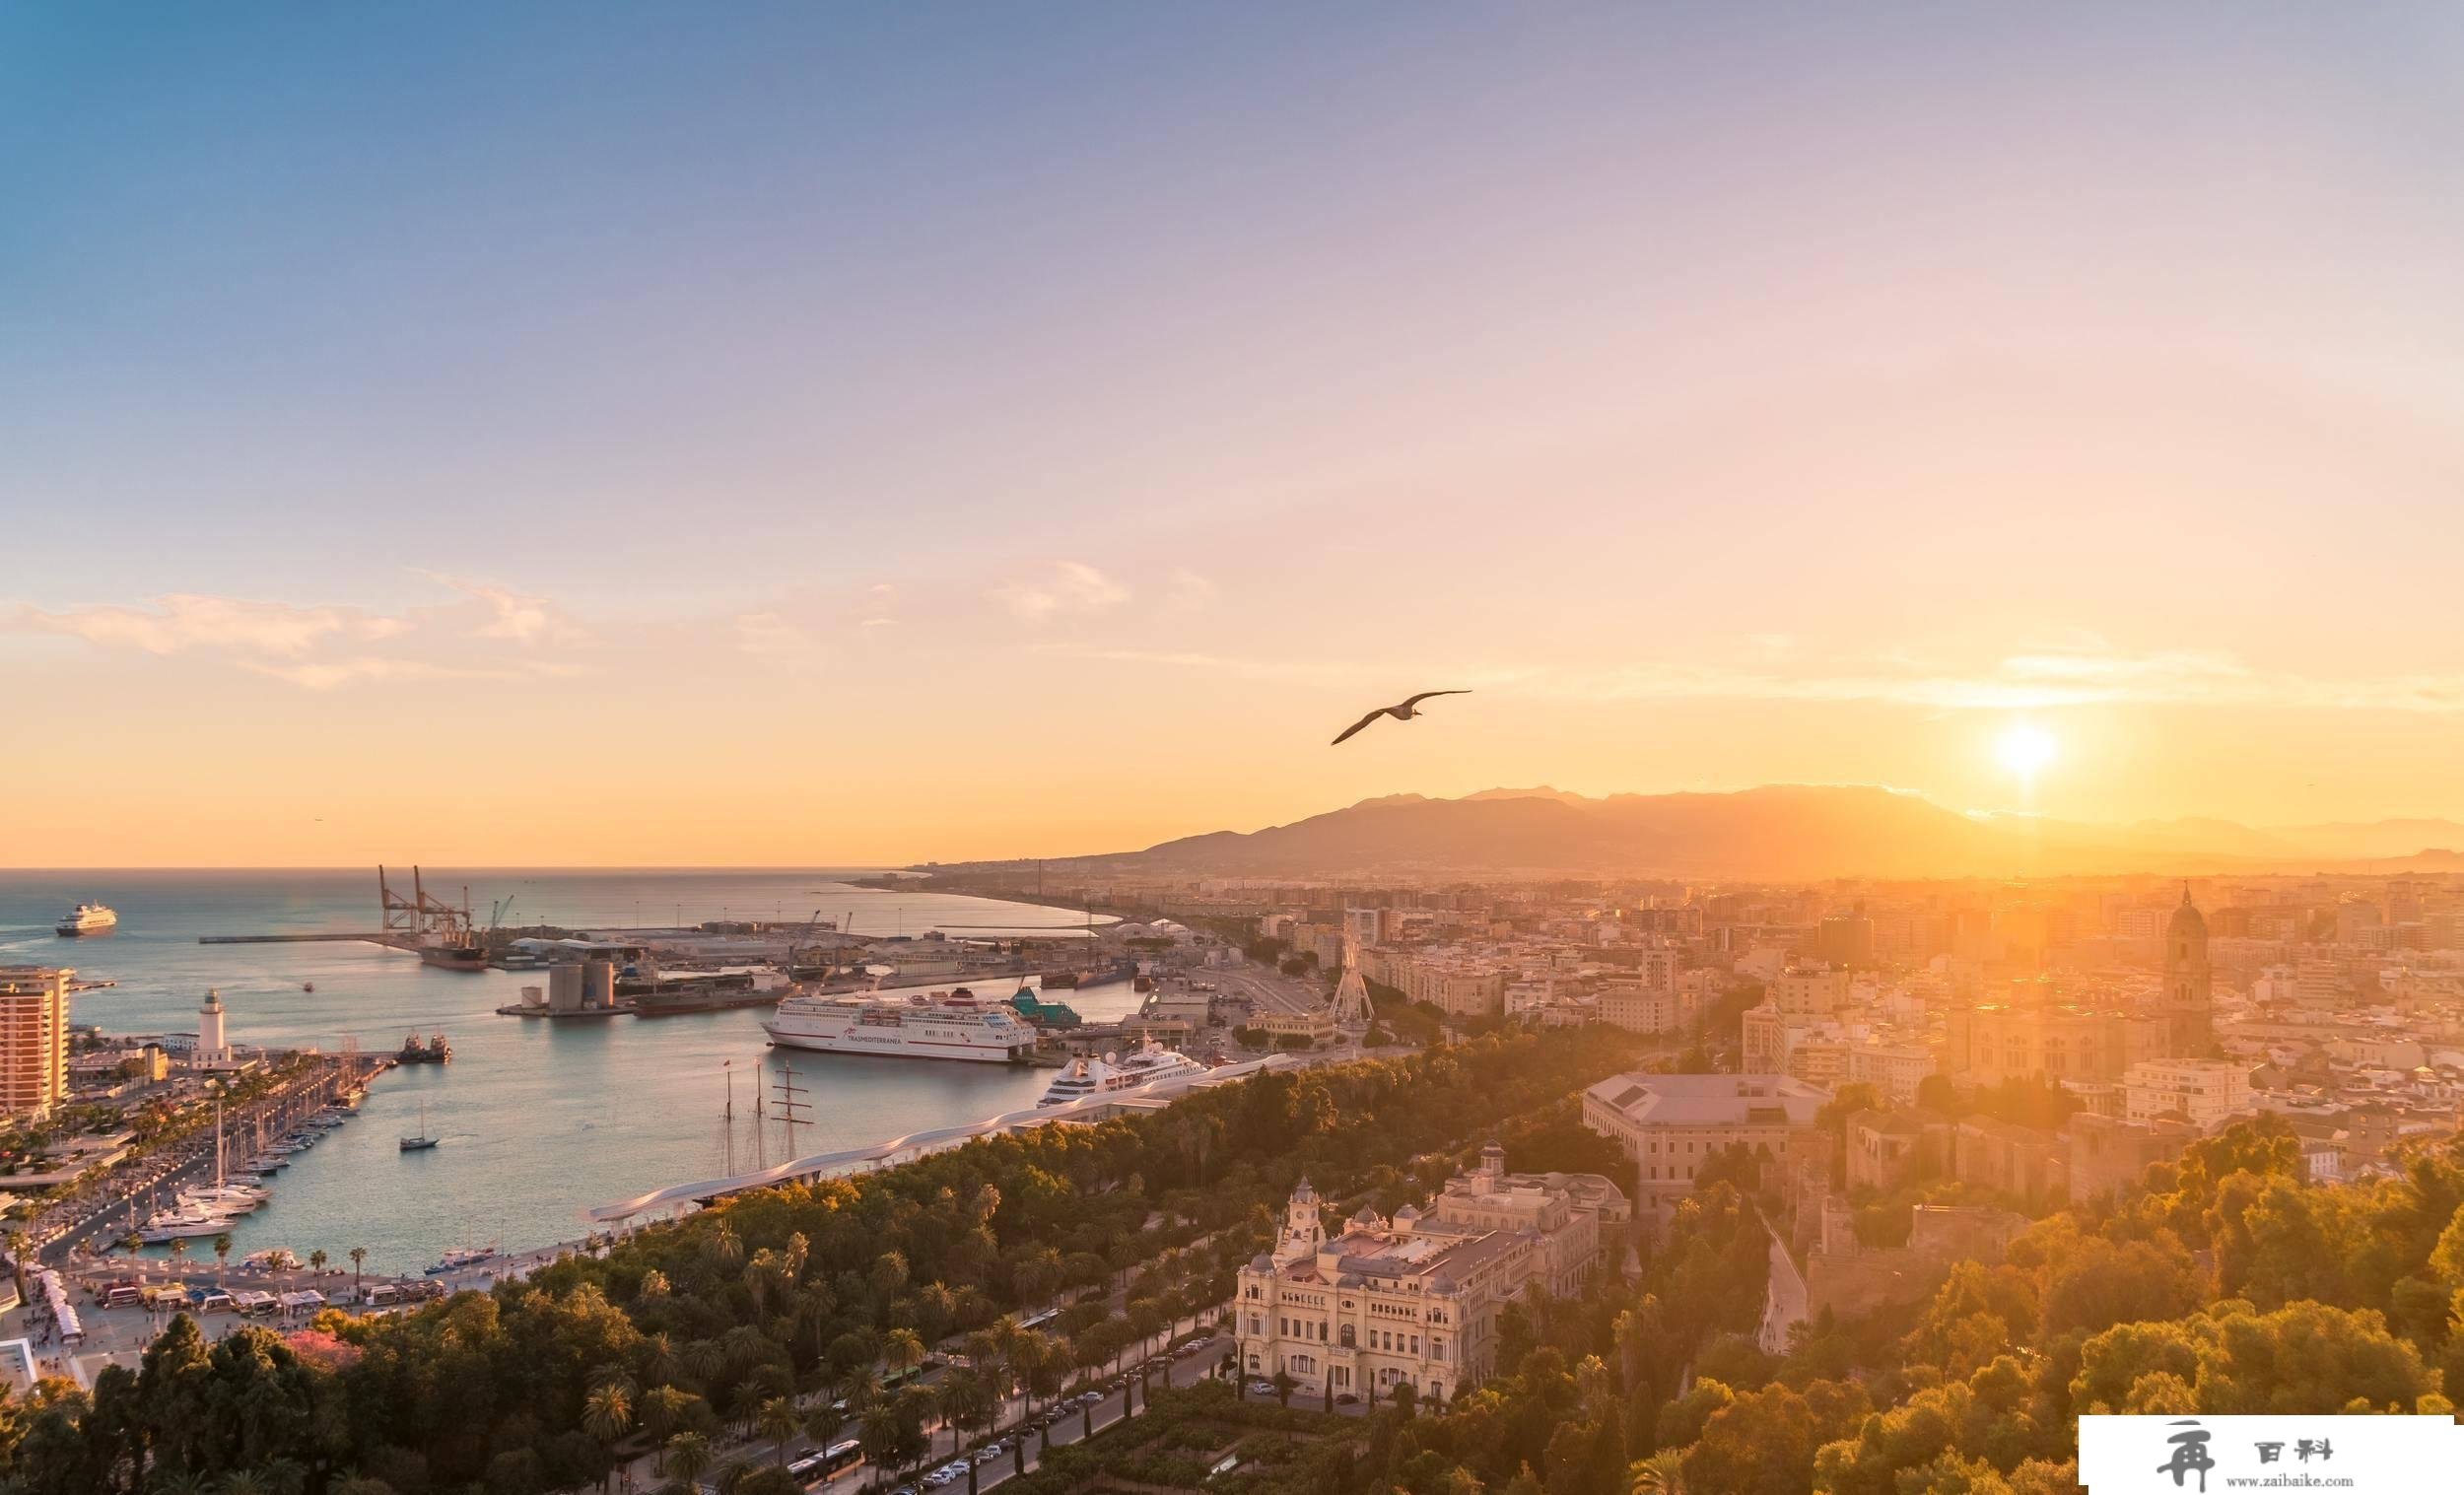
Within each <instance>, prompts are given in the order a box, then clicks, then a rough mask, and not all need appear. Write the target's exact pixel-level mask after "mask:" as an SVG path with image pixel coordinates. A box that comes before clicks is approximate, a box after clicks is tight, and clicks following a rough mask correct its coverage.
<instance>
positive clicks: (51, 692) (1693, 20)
mask: <svg viewBox="0 0 2464 1495" xmlns="http://www.w3.org/2000/svg"><path fill="white" fill-rule="evenodd" d="M1968 11H1969V8H1965V7H1951V6H1938V5H1928V6H1907V7H1877V6H1857V7H1831V6H1812V5H1808V6H1790V7H1768V8H1764V7H1753V6H1717V5H1700V6H1694V5H1687V6H1660V5H1654V6H1637V5H1617V6H1605V5H1604V6H1599V7H1583V6H1565V7H1545V8H1527V7H1511V6H1442V7H1441V6H1427V5H1394V6H1377V5H1349V6H1344V7H1340V8H1330V7H1317V6H1288V7H1280V6H1241V7H1230V6H1223V7H1214V8H1211V10H1204V9H1200V8H1198V7H1189V6H1159V7H1134V6H1124V5H1067V4H1061V5H1045V6H1033V7H1027V6H1017V5H987V6H981V7H970V6H960V5H953V4H932V5H927V6H900V7H892V6H869V7H866V6H853V5H838V6H832V5H813V4H791V5H790V4H782V5H775V6H761V5H730V6H725V7H715V8H714V7H686V6H660V7H650V6H623V5H606V4H588V5H582V4H577V5H570V6H556V5H523V6H518V7H504V6H492V5H491V6H482V5H462V6H450V5H436V6H405V7H376V6H309V5H299V6H272V5H255V4H244V3H242V4H230V5H215V6H200V7H188V8H184V9H182V10H178V11H164V10H156V9H151V8H141V7H124V6H117V5H107V4H98V5H51V6H43V7H13V8H11V9H10V10H9V11H7V12H5V13H0V695H4V696H5V699H6V701H7V704H8V707H9V711H8V721H9V725H8V728H7V730H6V733H5V735H4V736H0V743H4V744H5V748H0V763H5V764H6V766H7V776H6V777H7V780H8V783H9V789H8V792H7V793H6V795H5V796H0V864H10V865H79V864H82V865H98V864H100V865H125V864H145V863H161V864H175V865H224V864H293V865H297V864H316V865H349V864H358V863H363V862H375V861H377V860H380V859H381V860H385V861H400V862H409V861H412V860H423V861H427V862H431V863H456V864H462V865H472V864H487V863H519V864H526V865H539V864H586V863H624V864H670V863H694V864H721V863H760V864H777V863H790V862H793V863H810V864H846V863H859V862H872V861H904V860H910V859H921V858H927V857H942V858H950V857H965V856H990V855H1012V854H1037V853H1044V854H1063V853H1069V852H1079V851H1092V850H1106V849H1121V848H1125V847H1132V846H1140V845H1144V844H1147V843H1150V842H1154V841H1158V840H1162V839H1165V838H1167V837H1170V836H1175V835H1182V834H1187V833H1190V832H1195V831H1204V830H1213V829H1219V828H1227V827H1228V828H1235V829H1252V828H1255V827H1257V826H1260V825H1265V824H1269V823H1274V822H1280V821H1287V820H1291V819H1296V818H1298V817H1300V816H1303V815H1306V814H1310V813H1314V812H1317V811H1320V810H1324V809H1329V808H1333V807H1335V806H1336V805H1339V804H1343V803H1347V802H1349V801H1351V800H1355V799H1358V798H1361V797H1363V796H1367V795H1374V794H1383V793H1389V792H1394V791H1399V790H1414V791H1419V792H1423V793H1430V794H1455V793H1461V792H1465V791H1469V790H1472V789H1478V788H1482V787H1487V786H1490V785H1494V784H1533V783H1541V782H1546V783H1551V784H1555V785H1557V786H1559V787H1562V788H1572V789H1580V790H1585V791H1589V792H1606V791H1612V790H1626V789H1631V790H1644V791H1659V790H1674V789H1709V788H1735V787H1744V786H1747V785H1751V784H1755V783H1761V782H1768V781H1823V782H1877V783H1887V784H1892V785H1897V786H1900V787H1904V788H1909V789H1914V790H1917V791H1920V792H1923V793H1925V794H1927V795H1929V796H1931V797H1932V798H1934V799H1936V800H1938V801H1940V802H1942V803H1944V804H1947V805H1951V806H1954V807H1959V808H1974V809H2003V810H2008V809H2019V808H2025V809H2031V810H2036V811H2041V812H2043V813H2047V814H2052V815H2058V816H2064V817H2071V818H2079V819H2097V820H2113V819H2137V818H2141V817H2167V816H2176V815H2219V816H2227V817H2232V818H2236V819H2241V820H2245V821H2249V822H2252V823H2254V824H2286V823H2300V822H2315V821H2324V820H2333V819H2367V818H2375V817H2379V816H2384V815H2397V814H2425V815H2454V816H2464V773H2459V772H2458V770H2457V765H2458V764H2460V763H2464V626H2459V619H2460V617H2464V583H2459V580H2458V577H2459V575H2460V574H2464V573H2460V572H2459V567H2464V273H2459V267H2464V110H2459V109H2458V108H2457V107H2456V102H2457V100H2458V99H2459V98H2460V97H2464V10H2459V9H2458V8H2457V7H2454V6H2452V5H2427V4H2426V5H2421V6H2418V7H2409V8H2408V7H2403V6H2392V5H2391V6H2373V7H2369V8H2367V10H2366V12H2363V11H2361V10H2357V9H2351V8H2344V7H2327V6H2317V5H2284V6H2264V5H2252V4H2234V5H2218V6H2196V5H2176V6H2167V7H2162V8H2153V7H2147V6H2120V5H2117V6H2076V7H2061V8H2058V9H2055V8H2032V9H2021V8H2011V9H2010V10H2009V11H2008V12H2007V13H2006V14H2005V15H2003V16H2002V17H2000V18H1999V19H1994V20H1984V19H1979V18H1977V17H1975V16H1973V15H1972V14H1968ZM1456 686H1461V687H1472V688H1473V690H1474V694H1472V695H1470V696H1463V697H1454V698H1449V699H1446V700H1443V701H1439V702H1436V703H1433V704H1432V705H1431V707H1430V708H1429V714H1427V715H1426V716H1425V717H1424V718H1422V719H1420V720H1418V721H1414V722H1410V723H1407V724H1397V723H1393V722H1384V723H1380V724H1379V725H1378V726H1376V727H1373V728H1372V729H1370V730H1369V731H1367V732H1364V733H1363V734H1362V735H1361V736H1359V737H1357V738H1355V739H1353V740H1352V741H1351V742H1348V743H1346V744H1344V745H1343V746H1342V747H1341V748H1339V749H1335V748H1330V747H1329V746H1328V739H1329V738H1330V737H1332V736H1334V735H1335V732H1336V731H1337V730H1339V729H1340V728H1341V727H1342V726H1344V725H1346V724H1347V723H1349V722H1350V721H1351V720H1352V719H1353V717H1355V716H1356V715H1358V714H1359V713H1360V711H1362V710H1363V709H1365V708H1367V707H1369V706H1372V705H1377V704H1382V703H1384V702H1388V701H1392V700H1396V699H1399V698H1400V697H1402V696H1403V695H1405V694H1408V693H1410V692H1412V691H1415V690H1422V689H1430V688H1435V687H1456ZM2015 725H2019V726H2023V727H2026V728H2028V729H2029V730H2031V731H2034V732H2038V733H2041V734H2042V737H2041V739H2040V740H2041V741H2043V742H2045V743H2047V744H2050V746H2051V749H2052V756H2051V759H2050V761H2048V762H2046V763H2045V764H2044V765H2043V767H2042V768H2041V770H2040V771H2039V772H2037V773H2036V774H2035V775H2034V776H2033V778H2032V780H2029V779H2023V778H2022V776H2021V775H2019V773H2017V772H2015V769H2014V767H2013V763H2012V761H2011V755H2010V754H2009V753H2008V752H2006V751H2003V750H2002V746H2003V744H2004V743H2005V740H2006V738H2007V736H2008V734H2009V733H2010V732H2011V731H2012V729H2013V728H2014V726H2015Z"/></svg>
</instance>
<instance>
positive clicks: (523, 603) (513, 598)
mask: <svg viewBox="0 0 2464 1495" xmlns="http://www.w3.org/2000/svg"><path fill="white" fill-rule="evenodd" d="M419 575H421V576H423V577H426V578H428V579H429V580H431V581H434V582H436V583H438V584H439V585H441V586H449V587H451V588H453V589H454V590H455V591H457V592H460V593H461V594H462V595H463V596H466V597H469V598H471V599H472V600H473V601H476V602H478V603H480V604H481V605H482V606H483V607H484V608H485V613H484V615H483V618H482V621H480V622H479V623H477V624H476V625H475V626H473V627H472V628H470V629H469V630H468V632H469V636H470V637H471V638H473V639H505V640H510V641H512V642H513V643H515V644H518V645H521V646H524V647H525V648H530V647H536V646H540V645H543V644H586V643H588V642H589V639H590V636H589V634H588V633H587V632H585V631H584V630H583V629H582V627H581V626H580V625H579V624H577V623H575V622H574V621H573V620H571V619H570V618H567V617H566V616H565V614H564V612H563V610H561V609H559V608H557V607H556V606H555V605H554V604H552V603H550V602H549V601H548V600H547V599H546V598H545V597H532V596H525V595H524V594H522V593H520V592H517V591H513V590H512V589H510V588H508V587H503V586H498V585H495V584H493V583H490V582H486V581H466V580H464V579H462V578H459V577H446V576H440V575H438V574H437V573H435V572H432V571H423V572H421V573H419Z"/></svg>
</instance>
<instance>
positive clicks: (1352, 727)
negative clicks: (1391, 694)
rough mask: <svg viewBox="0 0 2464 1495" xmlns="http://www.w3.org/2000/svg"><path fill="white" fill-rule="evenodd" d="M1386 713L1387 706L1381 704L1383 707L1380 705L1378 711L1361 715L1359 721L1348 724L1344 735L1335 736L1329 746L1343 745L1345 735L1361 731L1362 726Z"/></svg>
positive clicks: (1344, 729)
mask: <svg viewBox="0 0 2464 1495" xmlns="http://www.w3.org/2000/svg"><path fill="white" fill-rule="evenodd" d="M1385 714H1386V708H1385V707H1382V706H1381V707H1379V708H1378V709H1377V710H1376V711H1374V712H1371V713H1370V714H1368V715H1366V716H1363V717H1361V718H1360V719H1359V720H1358V721H1355V722H1353V723H1352V724H1351V725H1349V726H1347V727H1345V728H1343V736H1342V737H1337V738H1335V740H1334V741H1333V742H1330V743H1328V744H1327V746H1328V747H1340V746H1341V745H1342V743H1343V737H1349V736H1350V735H1351V734H1352V733H1354V732H1356V731H1359V730H1360V729H1361V728H1362V727H1364V726H1367V725H1368V724H1369V723H1370V722H1372V721H1375V720H1377V719H1378V718H1379V717H1380V716H1383V715H1385Z"/></svg>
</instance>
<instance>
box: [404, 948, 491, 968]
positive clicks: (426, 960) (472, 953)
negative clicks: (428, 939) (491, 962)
mask: <svg viewBox="0 0 2464 1495" xmlns="http://www.w3.org/2000/svg"><path fill="white" fill-rule="evenodd" d="M419 963H420V964H421V965H423V966H435V967H436V968H438V969H439V970H441V971H485V970H487V969H488V957H487V956H486V955H485V954H483V953H481V952H480V951H477V950H453V949H445V950H440V949H437V948H435V947H434V946H423V947H422V948H421V950H420V952H419Z"/></svg>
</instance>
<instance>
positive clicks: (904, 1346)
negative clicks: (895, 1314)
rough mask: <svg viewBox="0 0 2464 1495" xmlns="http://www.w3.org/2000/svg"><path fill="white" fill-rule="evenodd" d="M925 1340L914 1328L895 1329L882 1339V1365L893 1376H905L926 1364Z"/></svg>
mask: <svg viewBox="0 0 2464 1495" xmlns="http://www.w3.org/2000/svg"><path fill="white" fill-rule="evenodd" d="M881 1363H882V1364H883V1365H884V1366H887V1367H888V1368H889V1371H890V1374H891V1375H893V1376H904V1375H906V1374H907V1373H908V1372H909V1371H912V1370H914V1369H915V1368H916V1367H917V1366H920V1365H922V1364H924V1340H923V1339H921V1338H919V1337H918V1336H917V1334H916V1331H915V1330H914V1329H912V1328H894V1329H892V1330H890V1331H889V1332H888V1333H887V1334H885V1335H883V1336H882V1339H881Z"/></svg>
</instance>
